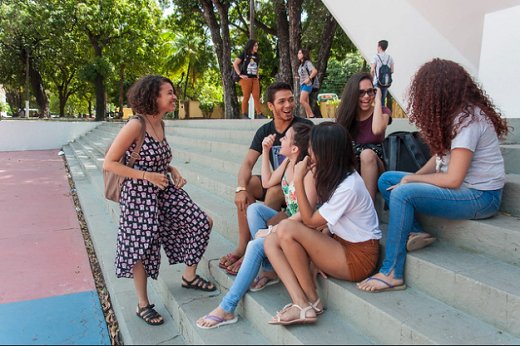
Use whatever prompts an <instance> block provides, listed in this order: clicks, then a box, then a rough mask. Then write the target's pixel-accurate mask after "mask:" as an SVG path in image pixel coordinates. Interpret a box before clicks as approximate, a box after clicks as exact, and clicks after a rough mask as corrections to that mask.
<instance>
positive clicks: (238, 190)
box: [235, 186, 246, 193]
mask: <svg viewBox="0 0 520 346" xmlns="http://www.w3.org/2000/svg"><path fill="white" fill-rule="evenodd" d="M240 191H246V188H245V187H241V186H239V187H237V188H236V190H235V193H239V192H240Z"/></svg>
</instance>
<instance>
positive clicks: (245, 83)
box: [233, 40, 267, 119]
mask: <svg viewBox="0 0 520 346" xmlns="http://www.w3.org/2000/svg"><path fill="white" fill-rule="evenodd" d="M259 61H260V58H259V56H258V42H257V41H255V40H249V41H247V44H246V47H245V48H244V51H243V52H242V53H241V54H240V55H239V56H238V58H236V59H235V61H234V62H233V68H234V69H235V71H236V73H238V75H239V76H240V82H239V84H240V86H241V87H242V94H243V95H244V99H243V100H242V118H243V119H248V118H249V117H248V116H247V107H248V105H249V97H250V96H251V95H253V101H254V103H255V110H256V114H257V119H267V117H265V116H264V115H263V114H262V106H261V105H260V82H259V81H258V79H259V69H258V62H259Z"/></svg>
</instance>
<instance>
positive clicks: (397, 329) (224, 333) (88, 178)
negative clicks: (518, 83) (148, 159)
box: [64, 119, 520, 344]
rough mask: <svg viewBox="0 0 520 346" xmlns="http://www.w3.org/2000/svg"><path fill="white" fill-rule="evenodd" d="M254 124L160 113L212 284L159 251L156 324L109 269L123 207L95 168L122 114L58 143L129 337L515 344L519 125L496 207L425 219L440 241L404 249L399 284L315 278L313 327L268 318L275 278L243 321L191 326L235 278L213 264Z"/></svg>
mask: <svg viewBox="0 0 520 346" xmlns="http://www.w3.org/2000/svg"><path fill="white" fill-rule="evenodd" d="M319 121H320V120H317V121H316V122H319ZM262 124H264V121H261V120H253V121H251V120H221V121H215V120H191V121H167V122H166V133H167V138H168V141H169V143H170V146H171V147H172V150H173V156H174V160H173V162H172V164H173V165H174V166H175V167H177V168H178V169H179V171H180V172H181V173H182V174H183V176H184V177H185V178H186V179H187V180H188V183H189V184H188V185H187V186H186V188H185V189H186V191H188V193H189V194H190V195H191V197H192V198H193V200H194V201H195V202H196V203H197V204H199V205H200V206H201V207H202V208H203V209H204V210H205V211H207V213H208V214H209V215H210V216H211V217H212V218H213V220H214V221H215V226H214V231H213V233H212V236H211V241H210V245H209V247H208V250H207V252H206V254H205V256H204V258H203V261H202V262H201V264H200V265H199V268H200V272H201V273H202V274H203V276H205V277H206V278H209V279H211V280H212V281H213V282H215V283H216V284H217V286H218V288H219V293H215V294H210V293H197V292H192V291H188V290H183V289H181V287H180V282H181V275H182V272H183V271H184V266H183V265H176V266H168V265H166V261H164V262H163V263H165V264H164V265H163V266H162V268H161V275H160V277H159V279H158V280H157V281H153V280H150V295H151V297H152V302H153V303H155V304H156V305H157V307H158V310H159V312H160V313H162V315H163V316H164V317H165V319H166V326H162V327H150V326H148V325H146V324H145V323H143V322H142V321H140V320H138V319H137V318H136V317H135V314H134V310H133V309H135V305H136V302H137V297H136V295H135V291H134V288H133V283H132V280H124V279H116V278H115V276H114V267H113V263H114V256H115V244H116V236H117V223H118V218H119V206H118V205H117V204H115V203H112V202H109V201H107V200H106V199H105V198H103V179H102V171H101V167H102V163H103V156H104V150H105V148H106V146H107V144H108V143H109V142H110V141H112V140H113V139H114V137H115V136H116V135H117V133H118V131H119V129H120V128H121V126H122V124H121V123H103V124H101V125H100V126H98V127H97V128H96V129H94V130H92V131H91V132H89V133H87V134H86V135H85V136H83V137H81V138H79V139H77V140H76V141H74V142H71V143H69V144H68V145H67V146H66V147H64V151H65V153H66V156H67V160H68V163H69V165H70V167H71V172H72V175H73V178H74V180H75V183H76V188H77V190H78V194H79V197H80V200H81V204H82V208H83V212H84V214H85V218H86V220H87V223H88V224H89V229H90V232H91V234H92V237H93V240H94V243H95V246H96V251H97V254H98V258H99V260H100V263H101V264H102V266H103V270H104V273H105V280H106V281H107V287H108V289H109V292H110V293H111V297H112V301H113V305H114V308H115V309H116V316H117V317H118V320H119V324H120V329H121V333H122V338H123V341H124V342H125V343H126V344H134V343H147V344H162V343H175V344H182V343H187V344H193V343H197V344H215V343H218V344H281V343H283V344H373V343H375V344H412V343H413V344H418V343H421V344H425V343H428V344H520V219H519V218H518V216H520V203H519V202H520V197H518V196H519V194H518V192H519V191H520V165H519V162H520V160H519V158H520V145H519V144H517V143H518V142H520V141H519V140H518V138H517V137H515V134H512V135H510V136H509V138H508V141H507V142H505V143H504V145H503V146H502V150H503V155H504V157H505V159H506V169H507V173H508V174H507V185H506V187H505V189H504V201H503V205H502V209H501V211H502V212H501V213H499V214H498V215H496V216H494V217H492V218H490V219H487V220H480V221H475V220H468V221H452V220H445V219H438V218H431V217H421V221H422V224H423V225H424V226H425V229H426V230H427V231H428V232H430V233H432V234H433V235H434V236H435V237H437V238H438V239H439V241H438V242H436V243H435V244H433V245H432V246H430V247H429V248H425V249H423V250H421V251H416V252H413V253H410V254H409V255H408V260H407V264H406V271H405V275H406V277H405V282H406V283H407V284H408V286H409V287H408V289H406V290H405V291H402V292H391V293H381V294H370V293H365V292H361V291H359V290H357V289H356V288H355V284H354V283H349V282H343V281H340V280H336V279H328V280H323V279H321V278H320V279H319V282H318V286H319V291H320V297H321V299H322V301H323V302H324V304H325V306H326V307H327V311H326V313H325V314H323V315H322V316H320V317H319V321H318V323H317V324H316V325H305V326H293V327H287V328H285V327H278V326H270V325H268V324H267V321H268V320H269V319H270V317H271V316H273V315H274V314H275V312H276V311H277V310H279V309H280V308H282V307H283V306H284V305H285V304H287V303H289V302H290V298H289V295H288V294H287V292H286V290H285V288H284V287H283V285H282V284H279V285H275V286H270V287H268V288H266V289H265V290H263V291H261V292H257V293H248V294H246V296H245V298H244V299H243V300H242V302H241V304H240V305H239V308H238V310H237V312H238V314H239V315H240V319H239V323H237V324H235V325H233V326H228V327H223V328H219V329H215V330H211V331H204V330H201V329H199V328H197V326H196V325H195V322H196V320H197V319H198V318H199V317H201V316H204V315H205V314H206V313H208V312H210V311H211V310H212V309H213V308H215V307H216V306H217V305H218V304H219V303H220V301H221V299H222V297H223V295H224V294H225V293H227V291H228V289H229V287H231V285H232V284H233V280H234V277H233V276H230V275H228V274H226V273H225V271H223V270H222V269H220V268H219V267H218V259H219V258H220V256H222V255H224V254H226V253H228V252H230V251H231V250H233V249H234V248H235V244H236V242H237V240H238V236H237V235H238V228H237V221H236V207H235V205H234V203H233V201H234V189H235V187H236V183H237V180H236V174H237V172H238V169H239V167H240V164H241V162H242V159H243V157H244V156H245V153H246V152H247V150H248V148H249V145H250V142H251V140H252V138H253V135H254V133H255V131H256V129H257V128H258V127H259V126H261V125H262ZM410 129H411V128H410V126H409V125H408V123H407V120H404V119H403V120H401V119H396V120H394V123H393V124H392V125H391V126H390V128H389V129H388V130H387V134H389V133H391V132H393V131H398V130H410ZM255 171H256V172H259V171H260V166H259V165H257V167H255ZM382 205H383V203H382V200H381V199H380V200H379V201H378V203H377V207H378V211H379V215H380V219H381V227H382V229H383V230H386V222H387V220H388V215H387V212H385V211H383V208H382ZM383 244H384V241H383Z"/></svg>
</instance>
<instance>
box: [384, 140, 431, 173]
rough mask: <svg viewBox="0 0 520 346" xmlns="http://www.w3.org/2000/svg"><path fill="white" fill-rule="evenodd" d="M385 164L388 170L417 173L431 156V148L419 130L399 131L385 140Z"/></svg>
mask: <svg viewBox="0 0 520 346" xmlns="http://www.w3.org/2000/svg"><path fill="white" fill-rule="evenodd" d="M383 156H384V164H385V168H386V170H387V171H402V172H411V173H415V172H417V171H418V170H419V169H421V168H422V167H423V166H424V165H425V164H426V162H428V160H429V159H430V158H431V154H430V148H429V147H428V145H426V143H424V141H423V139H422V138H421V137H420V136H419V133H418V132H407V131H399V132H393V133H391V134H389V135H388V136H387V137H386V138H385V140H384V141H383Z"/></svg>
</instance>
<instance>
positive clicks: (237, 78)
mask: <svg viewBox="0 0 520 346" xmlns="http://www.w3.org/2000/svg"><path fill="white" fill-rule="evenodd" d="M249 57H250V56H249V55H246V57H245V59H244V61H242V62H241V63H240V65H238V68H239V70H240V73H242V72H243V71H242V68H243V67H244V62H245V61H246V60H247V59H248V58H249ZM231 79H232V80H233V82H235V83H238V82H240V79H241V78H240V75H239V74H238V73H237V71H235V66H233V64H231Z"/></svg>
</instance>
